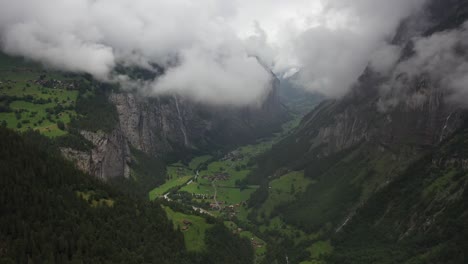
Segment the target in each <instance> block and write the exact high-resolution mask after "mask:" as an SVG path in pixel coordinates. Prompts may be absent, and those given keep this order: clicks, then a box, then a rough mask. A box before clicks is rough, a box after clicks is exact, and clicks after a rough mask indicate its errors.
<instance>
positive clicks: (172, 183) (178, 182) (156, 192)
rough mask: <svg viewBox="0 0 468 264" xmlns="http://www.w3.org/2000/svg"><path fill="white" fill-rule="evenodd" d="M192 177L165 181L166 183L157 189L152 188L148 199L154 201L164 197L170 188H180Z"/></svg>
mask: <svg viewBox="0 0 468 264" xmlns="http://www.w3.org/2000/svg"><path fill="white" fill-rule="evenodd" d="M192 177H193V176H183V177H180V178H176V179H170V180H168V181H166V183H164V184H163V185H161V186H159V187H157V188H154V189H153V190H152V191H150V192H149V199H150V200H154V199H156V198H158V197H160V196H162V195H164V194H165V193H167V192H168V191H169V190H171V189H172V188H175V187H180V186H182V185H184V184H186V183H187V182H188V181H189V180H190V179H191V178H192Z"/></svg>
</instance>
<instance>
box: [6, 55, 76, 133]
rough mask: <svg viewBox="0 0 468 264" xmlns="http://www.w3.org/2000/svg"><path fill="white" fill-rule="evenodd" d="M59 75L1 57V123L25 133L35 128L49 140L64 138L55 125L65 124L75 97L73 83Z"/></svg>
mask: <svg viewBox="0 0 468 264" xmlns="http://www.w3.org/2000/svg"><path fill="white" fill-rule="evenodd" d="M78 79H79V78H78V77H66V76H65V75H64V74H62V73H59V72H51V71H45V70H44V69H43V68H42V67H41V66H40V65H37V64H34V63H31V62H27V61H24V60H23V59H20V58H14V57H9V56H6V55H4V54H0V106H2V111H0V122H1V123H2V125H4V126H6V127H8V128H12V129H16V130H19V131H25V130H27V129H34V130H38V131H40V132H41V133H42V134H44V135H46V136H49V137H56V136H61V135H65V134H66V133H67V132H66V131H64V130H63V128H62V129H60V128H59V126H58V124H59V123H63V124H65V125H66V124H68V123H69V122H70V119H71V117H72V116H76V115H77V114H76V112H75V111H74V110H73V108H74V106H75V104H76V100H77V97H78V90H77V89H74V86H73V82H74V81H76V80H78Z"/></svg>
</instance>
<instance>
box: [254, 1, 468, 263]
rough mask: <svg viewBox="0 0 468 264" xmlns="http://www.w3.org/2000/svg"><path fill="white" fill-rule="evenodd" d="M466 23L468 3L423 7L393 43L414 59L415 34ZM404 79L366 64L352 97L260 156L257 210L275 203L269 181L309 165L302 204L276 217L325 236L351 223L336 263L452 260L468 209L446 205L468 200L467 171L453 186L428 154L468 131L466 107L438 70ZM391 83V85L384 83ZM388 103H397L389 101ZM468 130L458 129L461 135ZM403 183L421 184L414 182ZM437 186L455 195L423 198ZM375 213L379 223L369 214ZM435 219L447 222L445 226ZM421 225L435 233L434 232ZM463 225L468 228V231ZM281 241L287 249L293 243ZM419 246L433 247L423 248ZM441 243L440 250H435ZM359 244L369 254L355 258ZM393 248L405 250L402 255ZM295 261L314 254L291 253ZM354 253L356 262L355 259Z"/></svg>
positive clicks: (330, 104)
mask: <svg viewBox="0 0 468 264" xmlns="http://www.w3.org/2000/svg"><path fill="white" fill-rule="evenodd" d="M467 19H468V5H467V3H466V1H462V0H459V1H451V2H450V4H448V3H447V2H446V1H438V0H434V1H429V2H428V5H427V8H426V9H425V10H424V12H422V13H421V14H418V16H416V17H411V18H408V19H407V20H406V21H404V23H403V24H402V25H401V27H400V29H399V31H398V32H397V34H396V36H395V38H394V41H393V44H395V45H400V46H401V47H402V50H403V53H402V56H401V58H400V63H401V62H405V61H407V60H411V58H412V56H415V55H414V50H413V45H414V42H415V37H416V36H421V37H428V36H431V35H433V34H437V33H440V32H441V31H443V30H451V29H454V28H458V27H461V26H462V24H463V23H464V22H465V21H466V20H467ZM397 79H398V80H399V83H398V85H393V84H394V83H392V78H391V77H388V76H387V75H382V74H379V73H377V72H374V71H372V70H371V69H370V68H369V69H367V70H366V71H365V73H364V74H363V75H362V76H361V78H360V79H359V82H358V83H357V84H356V85H355V86H354V87H353V89H352V91H351V92H350V93H349V94H347V95H346V96H345V97H344V98H342V99H339V100H329V101H325V102H323V103H322V104H320V105H319V106H318V107H317V108H316V109H315V110H314V111H312V112H311V113H309V114H308V115H306V116H305V117H304V118H303V120H302V121H301V124H300V126H299V127H298V128H297V129H296V131H295V132H294V133H293V134H292V135H291V136H289V137H288V138H286V139H284V140H283V141H282V142H280V143H278V144H276V145H275V146H273V148H272V150H271V151H270V152H268V153H266V154H265V155H263V156H262V157H260V158H259V159H258V164H259V169H258V170H257V171H256V172H255V173H252V174H251V175H250V181H251V182H252V183H257V184H262V186H264V187H263V188H260V189H259V191H258V192H257V193H256V194H254V195H253V196H252V197H253V198H255V199H251V206H253V207H254V208H256V207H259V208H260V207H261V206H262V205H263V203H264V202H265V200H266V199H267V195H268V189H267V186H268V182H269V181H271V180H272V179H276V178H278V177H280V176H281V175H284V174H285V173H287V172H289V171H300V170H304V174H305V176H306V177H308V178H309V179H311V180H313V181H314V183H313V184H310V185H309V186H308V188H307V189H306V190H305V191H304V192H303V193H302V194H300V195H297V196H296V197H295V199H294V200H293V201H289V202H286V203H283V204H280V205H278V206H276V208H275V209H274V210H273V212H274V216H277V217H280V219H282V220H284V221H285V222H286V223H287V224H292V225H295V226H297V227H300V228H301V229H302V230H306V231H308V232H309V233H313V234H318V239H322V240H327V239H329V238H330V237H335V236H337V235H338V237H340V234H347V233H348V231H346V233H344V231H343V230H346V229H347V227H348V225H350V227H349V228H350V230H352V231H349V232H350V233H349V234H348V235H343V236H342V237H341V238H337V239H336V240H334V241H332V242H334V243H336V245H337V246H338V249H337V255H336V258H332V260H333V261H335V262H334V263H395V262H397V261H402V260H406V261H408V260H409V258H410V257H415V259H414V263H443V261H442V259H443V257H441V256H442V255H441V254H448V253H447V252H451V251H448V250H447V248H449V247H450V245H451V244H450V243H452V242H447V243H446V244H444V243H442V242H443V241H444V240H446V239H447V237H445V236H442V235H441V234H442V233H444V232H448V230H446V229H448V228H449V225H448V224H445V222H444V221H446V220H447V219H448V218H451V217H454V219H457V220H456V221H457V223H460V224H461V223H462V222H463V221H464V220H463V219H464V216H463V215H464V213H463V212H464V210H459V211H458V212H457V213H455V212H456V210H451V209H450V210H448V209H447V212H445V211H444V210H443V208H449V207H450V208H451V207H453V206H454V207H456V208H459V206H461V204H462V203H463V201H464V199H465V198H464V196H462V195H461V194H462V193H463V192H464V185H465V179H466V175H465V174H464V169H462V168H461V167H458V168H457V169H456V170H455V171H454V172H453V173H454V174H456V175H457V177H455V178H457V179H456V180H455V183H452V176H453V175H451V173H452V172H450V166H449V167H444V166H442V167H436V169H434V168H433V163H432V162H431V160H430V159H429V161H427V160H425V159H424V157H426V155H435V154H434V153H436V152H433V151H434V148H436V151H437V150H440V151H442V150H443V149H444V148H445V146H446V145H444V144H446V142H447V140H449V139H451V138H452V137H453V136H454V135H455V134H457V133H458V131H459V130H460V129H461V128H462V127H463V124H464V122H465V119H466V116H467V115H466V112H465V110H464V108H463V107H461V106H460V105H457V104H453V103H451V102H450V101H448V100H447V98H448V97H449V96H450V95H451V91H450V90H449V89H448V87H444V86H443V85H442V83H441V82H438V81H436V80H435V79H434V78H432V76H428V75H427V74H419V75H416V76H415V75H411V74H409V73H405V72H403V73H401V75H399V76H398V77H397ZM401 80H404V81H401ZM383 85H386V87H385V89H382V88H381V87H382V86H383ZM388 102H391V103H389V104H386V106H388V107H382V104H385V103H388ZM465 136H466V135H465V134H464V133H462V134H457V137H460V138H465ZM439 148H440V149H439ZM443 153H444V154H441V155H440V156H439V158H440V159H443V158H444V155H447V156H448V157H450V156H452V155H455V154H454V153H452V152H450V151H446V152H443ZM455 156H457V155H455ZM453 162H455V161H453ZM436 163H437V162H435V161H434V164H436ZM449 163H450V162H449ZM456 163H458V164H463V163H461V161H457V162H456ZM416 172H417V173H416ZM432 173H434V174H433V175H432ZM428 174H431V175H432V176H430V178H427V179H425V180H427V182H425V181H424V178H423V177H424V176H426V177H428V176H427V175H428ZM444 175H449V176H446V177H444ZM413 177H414V178H413ZM439 178H440V179H439ZM401 179H405V180H404V182H405V184H408V185H409V186H412V187H411V188H410V187H405V186H404V184H403V183H402V181H403V180H401ZM432 182H437V183H435V185H438V187H433V188H436V189H437V190H438V191H436V192H440V193H445V194H447V193H451V192H452V191H453V193H452V194H453V195H436V196H437V198H433V197H431V198H429V200H426V201H424V199H423V198H421V197H420V196H425V195H427V192H428V191H426V190H425V188H429V187H428V186H429V185H430V183H432ZM399 184H400V185H399ZM439 184H440V185H439ZM453 185H456V186H457V187H453ZM415 186H416V187H415ZM413 187H414V188H415V189H414V190H413V189H412V188H413ZM452 187H453V188H452ZM431 188H432V187H431ZM262 190H263V191H262ZM413 192H414V193H413ZM389 193H391V194H389ZM425 193H426V194H425ZM418 195H419V196H418ZM382 197H384V198H382ZM436 204H437V206H436ZM366 208H367V209H366ZM402 208H403V209H402ZM374 209H375V212H374ZM459 209H460V208H459ZM413 211H414V214H413ZM387 213H388V214H390V215H388V214H387ZM406 214H408V215H409V217H406ZM369 215H372V217H373V218H372V220H369V219H368V218H366V217H368V216H369ZM439 215H440V218H439ZM386 217H388V219H386ZM255 218H258V216H254V219H255ZM459 219H460V221H459ZM360 220H362V221H360ZM368 220H369V221H368ZM380 220H382V222H380ZM439 220H440V221H441V222H438V221H439ZM386 221H389V222H388V223H387V222H386ZM360 222H362V224H359V223H360ZM351 223H352V224H351ZM436 223H441V226H440V228H437V226H438V224H436ZM374 227H375V228H374ZM419 227H421V228H422V227H424V228H425V230H429V229H431V230H433V231H434V232H433V233H432V231H431V232H427V233H425V232H423V231H421V230H420V229H419ZM457 228H459V229H458V230H459V231H461V232H465V231H463V230H464V229H463V228H465V227H460V226H459V227H457ZM412 229H415V230H414V232H413V230H412ZM417 229H419V231H416V230H417ZM405 233H406V235H404V234H405ZM435 234H438V235H435ZM367 235H369V236H367ZM433 235H435V236H433ZM379 237H382V239H383V241H386V242H385V243H387V244H385V246H379V245H380V244H378V243H379V239H378V238H379ZM405 237H408V239H407V240H405V239H403V238H405ZM457 237H458V236H457ZM400 240H401V241H402V244H401V245H399V246H398V247H400V246H401V248H399V249H398V250H400V249H402V248H405V246H406V248H407V250H403V251H398V250H395V251H392V249H391V248H392V247H391V246H390V245H391V244H392V243H395V242H396V241H400ZM315 241H316V240H315ZM367 241H370V242H369V243H370V244H367ZM389 241H391V242H389ZM311 242H314V240H313V241H311ZM311 242H309V243H311ZM279 243H280V244H281V243H283V244H282V245H283V247H286V246H287V241H283V242H281V241H280V242H279ZM353 243H354V244H353ZM374 243H375V245H374ZM418 243H422V244H425V243H427V244H426V245H425V246H424V247H423V248H419V246H418V245H420V244H418ZM438 243H441V248H439V249H437V248H435V247H436V245H437V244H438ZM332 244H333V243H332ZM309 245H310V244H309ZM350 245H353V246H356V250H357V249H358V248H359V250H360V251H359V252H356V255H353V253H352V252H353V249H352V247H351V246H350ZM382 245H383V244H382ZM303 246H304V249H305V248H307V245H303ZM374 246H375V247H374ZM442 247H443V248H442ZM374 249H375V251H372V250H374ZM386 249H388V251H385V250H386ZM459 249H460V248H459V247H454V251H455V252H458V253H457V254H454V256H453V261H454V262H453V263H463V261H461V260H462V259H463V254H459ZM366 250H368V251H366ZM412 250H414V251H412ZM431 250H438V252H432V253H434V258H431V257H430V256H426V255H425V256H422V255H423V254H426V253H427V254H429V253H430V251H431ZM457 250H458V251H457ZM384 251H385V252H384ZM380 253H382V255H379V254H380ZM400 253H401V254H400ZM274 254H275V253H273V252H272V255H274ZM282 254H286V252H283V253H282ZM392 254H397V255H398V254H400V255H399V256H398V257H395V258H393V257H390V256H391V255H392ZM276 255H278V254H276ZM312 255H313V254H312ZM417 256H419V257H420V258H419V257H417ZM290 257H291V258H292V259H297V260H306V259H307V258H305V259H304V256H298V255H294V256H293V255H292V253H291V252H290ZM348 257H349V258H351V259H350V260H349V261H348V262H347V258H348ZM354 257H355V258H354ZM425 257H427V258H425ZM418 258H419V259H418ZM315 260H318V259H315ZM418 261H419V262H418ZM431 261H433V262H431ZM408 263H413V262H408Z"/></svg>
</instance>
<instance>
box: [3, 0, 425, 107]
mask: <svg viewBox="0 0 468 264" xmlns="http://www.w3.org/2000/svg"><path fill="white" fill-rule="evenodd" d="M423 3H424V0H392V1H389V0H353V1H351V0H196V1H195V0H41V1H37V0H15V1H11V0H0V44H1V49H2V50H3V51H4V52H6V53H8V54H12V55H21V56H25V57H27V58H30V59H33V60H36V61H40V62H42V63H44V64H46V65H47V66H49V67H54V68H58V69H64V70H68V71H75V72H87V73H90V74H92V75H93V76H94V77H95V78H97V79H100V80H103V81H121V82H122V83H128V82H126V77H125V76H118V75H116V74H115V73H113V68H114V67H115V65H117V64H124V65H128V66H132V65H137V66H140V67H145V68H148V69H151V66H150V65H151V64H152V63H157V64H159V65H162V66H164V67H166V68H167V69H168V70H167V73H166V74H165V75H164V76H162V77H161V78H159V79H157V80H154V81H151V82H148V83H144V84H143V83H138V84H137V85H138V86H142V87H143V88H145V89H144V90H145V91H149V92H150V93H151V94H161V93H174V92H177V93H179V94H182V95H187V96H190V97H192V98H193V99H195V100H199V101H204V102H215V103H222V104H226V103H231V104H249V103H253V102H258V100H259V99H261V98H262V97H263V96H264V95H265V93H266V92H267V89H268V87H269V84H270V80H271V76H270V74H269V73H268V71H267V70H265V68H264V67H263V66H262V65H261V64H259V63H258V61H257V59H256V58H260V60H261V61H262V62H263V64H264V65H266V66H267V67H269V68H270V69H272V70H273V71H274V73H275V74H277V75H278V76H279V77H285V76H289V75H291V74H293V73H297V72H298V74H297V77H298V82H299V84H300V85H301V86H302V87H303V88H304V89H307V90H310V91H318V92H321V93H323V94H325V95H327V96H331V97H339V96H341V95H343V94H344V93H346V91H348V89H349V87H350V86H351V85H352V84H353V83H354V82H355V81H356V80H357V78H358V77H359V75H360V74H361V73H362V71H363V70H364V68H365V67H366V66H367V65H369V63H371V65H373V66H374V67H375V68H376V69H378V70H385V68H388V67H389V65H391V64H392V63H393V62H394V61H393V58H394V57H395V54H396V53H398V52H399V51H398V49H397V48H396V47H391V46H389V45H387V44H386V41H387V40H388V39H389V38H391V37H392V36H393V34H394V33H395V29H396V27H397V26H398V24H399V22H400V21H401V20H402V19H403V18H405V17H407V16H408V15H410V14H411V13H413V12H415V11H416V10H418V9H420V8H421V6H422V4H423ZM134 85H135V83H134Z"/></svg>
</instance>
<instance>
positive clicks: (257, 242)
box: [224, 221, 267, 261]
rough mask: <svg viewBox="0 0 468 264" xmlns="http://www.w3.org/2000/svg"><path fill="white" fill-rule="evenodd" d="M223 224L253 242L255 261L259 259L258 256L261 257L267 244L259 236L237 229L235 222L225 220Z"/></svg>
mask: <svg viewBox="0 0 468 264" xmlns="http://www.w3.org/2000/svg"><path fill="white" fill-rule="evenodd" d="M224 225H225V226H226V227H227V228H229V229H230V230H232V231H233V232H234V233H236V234H238V235H239V236H241V237H245V238H247V239H248V240H249V241H251V242H252V243H253V246H254V250H255V255H257V261H258V260H260V259H259V258H261V257H263V256H264V255H265V253H266V249H267V244H266V242H265V241H263V240H262V239H261V238H259V237H258V236H256V235H255V234H253V233H252V232H250V231H248V230H242V229H239V227H238V226H237V224H236V223H235V222H232V221H225V222H224Z"/></svg>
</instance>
